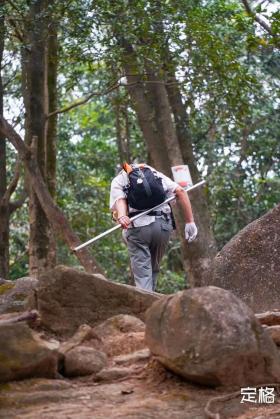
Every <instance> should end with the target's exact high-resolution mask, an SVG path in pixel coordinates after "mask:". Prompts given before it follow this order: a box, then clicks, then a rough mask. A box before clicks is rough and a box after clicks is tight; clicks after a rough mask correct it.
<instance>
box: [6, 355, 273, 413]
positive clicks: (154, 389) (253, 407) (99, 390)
mask: <svg viewBox="0 0 280 419" xmlns="http://www.w3.org/2000/svg"><path fill="white" fill-rule="evenodd" d="M136 367H137V368H136ZM120 370H121V368H120ZM135 370H137V372H136V373H135ZM123 372H124V375H125V374H126V373H127V376H124V377H123V378H122V379H118V380H117V379H115V380H111V381H110V382H106V381H100V382H96V381H94V378H93V377H87V378H84V379H72V380H69V379H57V380H47V379H30V380H25V381H20V382H13V383H9V384H6V385H2V386H1V387H0V390H1V392H0V418H3V419H14V418H15V419H62V418H63V419H88V418H90V419H111V418H112V419H115V418H119V419H136V418H137V419H205V418H206V417H207V416H205V412H204V407H205V405H206V403H207V401H208V400H209V399H210V398H212V397H216V396H219V395H223V394H226V393H227V392H229V391H230V390H229V391H228V390H227V391H223V390H215V389H208V388H204V387H201V386H197V385H192V384H189V383H186V382H184V381H182V380H181V379H180V378H178V377H175V376H174V375H172V374H171V373H169V372H167V371H165V370H164V369H163V368H162V367H161V366H160V365H159V364H157V362H156V361H153V360H149V361H148V362H147V361H146V362H144V363H143V362H142V365H141V363H140V365H139V363H138V365H137V366H133V367H132V368H130V369H125V367H123ZM240 400H241V397H237V398H235V399H233V400H230V401H226V402H222V403H215V404H214V405H213V410H214V411H219V412H220V419H229V418H236V419H253V418H254V419H269V418H271V419H277V418H280V400H278V399H277V400H276V403H274V404H270V405H260V404H254V403H253V404H252V403H246V404H241V403H240Z"/></svg>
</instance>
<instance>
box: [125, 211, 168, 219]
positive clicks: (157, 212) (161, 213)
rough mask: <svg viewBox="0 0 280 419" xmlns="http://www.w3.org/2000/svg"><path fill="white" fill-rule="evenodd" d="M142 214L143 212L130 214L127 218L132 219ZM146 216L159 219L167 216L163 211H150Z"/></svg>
mask: <svg viewBox="0 0 280 419" xmlns="http://www.w3.org/2000/svg"><path fill="white" fill-rule="evenodd" d="M142 212H144V211H135V212H130V213H129V214H128V216H129V218H131V217H134V216H135V215H138V214H142ZM146 215H151V216H156V217H160V216H161V215H167V214H166V212H163V211H160V210H159V211H151V212H149V214H146Z"/></svg>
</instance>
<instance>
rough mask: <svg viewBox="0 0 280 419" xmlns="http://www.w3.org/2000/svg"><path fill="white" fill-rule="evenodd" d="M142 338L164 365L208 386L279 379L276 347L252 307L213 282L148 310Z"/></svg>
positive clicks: (163, 300) (158, 302)
mask: <svg viewBox="0 0 280 419" xmlns="http://www.w3.org/2000/svg"><path fill="white" fill-rule="evenodd" d="M146 342H147V344H148V347H149V348H150V350H151V352H152V353H153V354H154V355H155V356H156V357H157V359H158V360H159V361H160V362H161V363H162V364H163V365H164V366H166V367H167V368H169V369H170V370H172V371H174V372H175V373H177V374H179V375H181V376H183V377H184V378H186V379H188V380H190V381H193V382H197V383H201V384H206V385H211V386H216V385H238V386H247V385H250V386H253V385H256V384H260V383H269V382H279V380H280V357H279V354H278V351H277V347H276V346H275V344H274V343H273V341H272V339H271V338H270V336H269V335H268V333H266V332H265V330H263V327H262V326H261V325H260V323H259V322H258V320H257V319H256V318H255V316H254V313H253V312H252V311H251V310H250V309H249V307H247V306H246V304H245V303H243V302H242V301H241V300H239V298H237V297H236V296H235V295H233V294H232V293H231V292H229V291H226V290H223V289H221V288H217V287H212V286H210V287H201V288H193V289H190V290H187V291H182V292H179V293H177V294H175V295H174V296H169V297H165V298H163V299H161V300H160V301H157V302H155V303H154V304H153V305H152V307H151V308H150V309H149V310H148V311H147V317H146Z"/></svg>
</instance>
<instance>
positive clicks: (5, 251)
mask: <svg viewBox="0 0 280 419" xmlns="http://www.w3.org/2000/svg"><path fill="white" fill-rule="evenodd" d="M1 3H2V4H3V3H4V2H1ZM4 19H5V18H4V15H1V16H0V116H2V117H3V95H4V92H3V81H2V60H3V51H4V38H5V20H4ZM0 178H1V182H0V277H2V278H6V279H7V278H8V274H9V206H8V204H9V203H7V202H6V200H5V199H4V195H5V192H6V188H7V173H6V141H5V137H4V136H3V135H0Z"/></svg>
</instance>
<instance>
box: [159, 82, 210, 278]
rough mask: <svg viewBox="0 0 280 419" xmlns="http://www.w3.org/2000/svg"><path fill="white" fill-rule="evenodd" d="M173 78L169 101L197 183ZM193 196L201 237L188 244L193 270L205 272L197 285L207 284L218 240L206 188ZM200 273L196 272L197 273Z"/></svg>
mask: <svg viewBox="0 0 280 419" xmlns="http://www.w3.org/2000/svg"><path fill="white" fill-rule="evenodd" d="M171 80H172V81H173V82H175V83H172V84H167V92H168V98H169V102H170V105H171V108H172V113H173V115H174V122H175V127H176V133H177V138H178V142H179V146H180V150H181V153H182V157H183V161H184V163H185V164H187V165H188V166H189V169H190V173H191V177H192V180H193V182H194V183H197V182H198V181H199V178H200V174H199V171H198V169H197V165H196V161H195V157H194V153H193V148H192V138H191V134H190V130H189V123H188V115H187V112H186V109H185V106H184V103H183V100H182V95H181V92H180V90H179V87H178V84H177V83H176V78H175V76H174V75H173V77H172V78H171ZM190 199H191V203H192V207H193V212H194V215H195V221H196V223H197V225H198V228H199V237H198V240H197V241H196V242H195V243H193V245H191V246H190V247H189V258H190V259H191V260H192V262H191V264H192V266H193V270H194V271H197V270H198V271H201V272H202V274H201V275H200V276H201V279H200V281H199V282H197V281H196V285H208V284H209V278H208V271H209V270H210V267H211V263H212V260H213V258H214V257H215V255H216V253H217V248H216V242H215V238H214V235H213V231H212V226H211V220H210V214H209V209H208V205H207V197H206V192H205V189H204V188H198V189H196V190H194V191H192V192H191V193H190ZM195 276H196V277H197V275H195Z"/></svg>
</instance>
